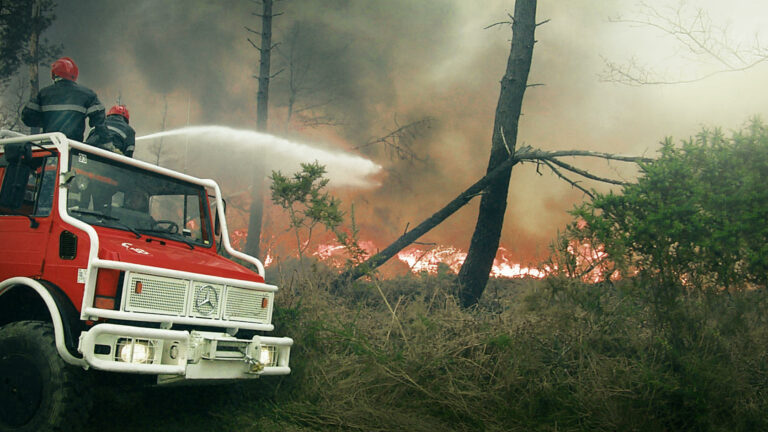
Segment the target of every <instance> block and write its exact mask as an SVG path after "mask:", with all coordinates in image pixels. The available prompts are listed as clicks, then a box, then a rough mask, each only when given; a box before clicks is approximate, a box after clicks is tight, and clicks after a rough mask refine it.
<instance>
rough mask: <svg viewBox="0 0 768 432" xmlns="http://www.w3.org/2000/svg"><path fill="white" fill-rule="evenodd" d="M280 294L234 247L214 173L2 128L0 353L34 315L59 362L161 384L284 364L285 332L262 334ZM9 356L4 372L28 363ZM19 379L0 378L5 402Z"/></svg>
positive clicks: (282, 370) (238, 375) (247, 373)
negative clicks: (201, 174)
mask: <svg viewBox="0 0 768 432" xmlns="http://www.w3.org/2000/svg"><path fill="white" fill-rule="evenodd" d="M212 208H215V216H214V215H213V214H212V212H211V209H212ZM217 233H219V234H218V235H220V237H218V238H217ZM224 251H226V252H224ZM225 253H226V254H227V255H229V256H231V257H237V258H239V259H240V260H241V261H242V262H246V263H249V264H250V265H251V267H253V268H255V269H256V270H251V269H250V268H247V267H245V266H243V265H241V264H238V263H235V262H234V261H232V260H230V259H229V258H227V257H225ZM276 291H277V287H275V286H273V285H269V284H266V283H265V281H264V267H263V265H262V264H261V262H260V261H258V260H257V259H256V258H254V257H250V256H248V255H245V254H243V253H241V252H238V251H236V250H234V249H233V248H232V247H231V245H230V244H229V239H228V232H227V226H226V220H225V218H224V203H223V200H222V198H221V191H220V189H219V187H218V185H216V183H215V182H213V181H212V180H204V179H198V178H195V177H192V176H188V175H186V174H183V173H179V172H175V171H172V170H168V169H165V168H161V167H157V166H154V165H151V164H148V163H145V162H141V161H138V160H134V159H130V158H127V157H124V156H121V155H117V154H113V153H110V152H107V151H104V150H101V149H97V148H94V147H91V146H88V145H85V144H82V143H78V142H74V141H71V140H68V139H67V138H66V137H64V135H62V134H60V133H54V134H43V135H35V136H29V137H17V138H9V139H0V326H1V327H0V350H2V349H3V347H4V346H11V347H12V346H15V345H13V343H12V342H13V340H12V339H13V338H12V337H11V336H7V335H6V337H5V339H4V332H5V333H8V334H11V333H12V334H13V335H14V336H13V337H15V338H18V337H20V336H18V335H17V333H24V331H22V330H24V328H25V327H29V328H32V327H34V326H32V325H31V324H28V323H33V322H34V323H37V322H42V323H47V324H45V325H46V326H50V328H51V329H52V330H53V340H52V341H50V343H52V344H55V348H56V352H57V353H58V355H59V357H60V359H58V360H59V361H63V362H65V363H68V364H69V365H73V366H78V367H81V368H83V369H89V368H95V369H101V370H105V371H113V372H124V373H138V374H149V375H156V376H157V377H158V382H159V383H166V382H179V381H184V380H193V379H198V380H223V379H248V378H256V377H259V376H261V375H283V374H288V373H290V367H289V365H288V362H289V356H290V347H291V345H292V343H293V341H292V340H291V339H290V338H285V337H271V336H266V335H264V333H265V332H268V331H271V330H273V329H274V326H273V325H272V323H271V320H272V311H273V307H274V294H275V292H276ZM25 323H27V324H25ZM22 336H23V335H22ZM8 340H11V342H8ZM3 343H5V344H6V345H3ZM7 350H8V349H7ZM16 355H17V357H18V358H17V359H16V360H14V357H13V355H12V354H8V355H6V356H5V357H4V356H3V353H2V352H0V369H3V365H4V364H3V362H4V361H5V362H6V363H7V365H18V364H24V362H20V361H19V359H21V358H25V356H26V355H27V353H24V352H19V353H17V354H16ZM29 358H30V359H33V358H34V353H31V354H29ZM5 369H6V372H5V373H7V374H11V373H9V372H7V369H8V367H6V368H5ZM3 373H4V372H3V371H0V375H2V374H3ZM11 378H12V376H11ZM0 381H2V380H0ZM7 381H8V382H10V381H12V380H11V379H10V378H9V379H8V380H7ZM18 390H19V389H18V388H3V387H2V386H0V404H2V403H3V402H4V399H3V398H6V399H7V398H11V397H12V396H8V395H13V394H15V393H14V392H18ZM4 391H5V392H4ZM4 395H5V396H4ZM11 402H12V401H11ZM9 403H10V402H9ZM22 420H23V421H28V419H27V420H24V419H22ZM22 420H19V418H16V417H13V418H12V419H11V420H8V421H9V422H10V423H9V424H15V423H13V422H17V423H18V422H21V421H22ZM29 421H32V420H29ZM2 426H3V417H2V409H0V430H3V428H2Z"/></svg>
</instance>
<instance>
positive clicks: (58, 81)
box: [21, 57, 107, 142]
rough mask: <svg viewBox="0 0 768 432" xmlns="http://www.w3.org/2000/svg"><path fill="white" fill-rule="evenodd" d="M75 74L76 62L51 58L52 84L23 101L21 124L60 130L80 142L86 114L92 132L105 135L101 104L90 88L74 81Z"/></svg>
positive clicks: (64, 58)
mask: <svg viewBox="0 0 768 432" xmlns="http://www.w3.org/2000/svg"><path fill="white" fill-rule="evenodd" d="M77 74H78V69H77V65H76V64H75V62H74V61H73V60H72V59H71V58H69V57H62V58H60V59H58V60H56V61H55V62H53V64H52V65H51V79H52V80H53V84H52V85H49V86H48V87H45V88H43V89H42V90H40V91H39V92H38V93H37V94H36V95H34V96H32V98H31V99H30V100H29V102H27V105H26V106H25V107H24V109H23V110H22V112H21V120H22V121H23V122H24V124H25V125H27V126H30V127H41V128H42V129H43V132H62V133H63V134H64V135H66V136H67V138H69V139H72V140H76V141H80V142H82V141H83V133H84V132H85V119H86V117H87V118H88V122H89V123H90V125H91V126H92V127H93V128H94V129H95V133H96V134H98V135H99V136H102V137H104V136H106V133H107V132H106V127H105V126H104V105H102V104H101V102H99V98H98V97H97V96H96V93H94V92H93V90H91V89H89V88H87V87H84V86H81V85H78V84H77V83H76V81H77Z"/></svg>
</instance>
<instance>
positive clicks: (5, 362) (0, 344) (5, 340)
mask: <svg viewBox="0 0 768 432" xmlns="http://www.w3.org/2000/svg"><path fill="white" fill-rule="evenodd" d="M83 378H84V374H83V371H82V370H79V369H77V368H75V367H73V366H70V365H68V364H66V363H65V362H64V360H62V359H61V357H60V356H59V353H58V351H56V342H55V339H54V336H53V326H52V325H51V324H50V323H45V322H41V321H20V322H14V323H10V324H7V325H5V326H3V327H2V328H0V432H6V431H14V432H27V431H59V430H79V429H80V427H79V426H80V425H81V424H83V423H84V422H85V420H86V417H87V413H88V411H89V408H90V404H89V403H87V401H86V400H85V399H86V398H84V397H83V396H82V395H83V394H84V393H85V392H83V391H80V389H81V387H83V385H84V383H83Z"/></svg>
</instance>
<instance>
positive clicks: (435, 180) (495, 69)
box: [41, 0, 768, 260]
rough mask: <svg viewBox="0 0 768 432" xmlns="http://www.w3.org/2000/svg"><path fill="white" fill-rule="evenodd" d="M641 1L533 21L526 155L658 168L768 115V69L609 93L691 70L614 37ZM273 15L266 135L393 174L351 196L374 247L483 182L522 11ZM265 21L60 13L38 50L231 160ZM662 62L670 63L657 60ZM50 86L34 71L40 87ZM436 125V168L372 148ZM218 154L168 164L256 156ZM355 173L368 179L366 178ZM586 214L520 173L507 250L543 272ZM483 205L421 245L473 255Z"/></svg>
mask: <svg viewBox="0 0 768 432" xmlns="http://www.w3.org/2000/svg"><path fill="white" fill-rule="evenodd" d="M636 3H637V2H636V1H634V0H573V1H568V2H559V1H558V2H539V11H538V13H537V20H538V21H540V22H543V21H545V20H550V21H549V22H547V23H546V24H543V25H541V26H539V27H538V29H537V33H536V38H537V44H536V46H535V50H534V57H533V66H532V70H531V75H530V82H531V83H540V84H543V85H542V86H537V87H531V88H529V89H528V91H527V93H526V96H525V100H524V105H523V117H522V118H521V122H520V131H519V134H518V146H520V145H523V144H527V145H532V146H534V147H539V148H543V149H546V150H554V149H587V150H595V151H611V152H619V153H626V154H646V155H653V154H654V152H655V150H656V149H657V147H658V144H657V143H658V141H659V140H660V139H662V138H663V137H665V136H667V135H672V136H676V137H680V138H683V137H687V136H690V135H692V134H695V133H696V131H697V130H698V129H699V128H700V126H701V125H709V126H712V125H721V126H724V127H725V128H737V127H739V126H740V125H741V124H742V122H743V121H745V120H746V119H747V117H749V116H751V115H754V114H760V113H763V112H766V111H768V100H767V99H766V98H764V97H762V92H760V91H758V89H761V88H763V87H764V86H763V85H761V84H764V83H765V81H766V78H765V70H766V69H765V67H766V66H764V65H761V66H760V67H759V68H755V69H752V70H749V71H746V72H744V73H741V74H738V75H736V74H733V75H727V76H721V77H717V78H715V79H711V80H707V81H704V82H700V83H694V84H691V85H686V86H667V87H638V88H627V87H622V86H619V85H615V84H609V83H601V82H599V81H598V78H597V76H598V74H599V73H600V72H601V70H602V68H603V65H604V63H603V60H602V58H603V57H605V58H608V59H612V60H616V61H622V60H624V59H627V58H630V57H632V56H633V55H637V56H639V57H640V58H641V59H642V58H644V57H642V56H644V55H646V54H649V53H651V54H656V56H655V57H651V58H652V59H653V61H656V62H658V63H656V64H652V65H651V66H658V67H660V68H661V69H662V70H664V68H665V64H672V63H674V62H668V60H669V59H671V58H672V57H673V56H675V55H677V57H675V58H678V57H679V56H680V53H675V52H671V53H667V52H666V51H664V50H659V46H660V45H662V46H663V45H664V44H665V43H666V40H665V39H663V38H662V37H660V36H659V35H658V34H656V33H653V32H652V31H648V30H647V29H642V28H631V27H629V26H626V25H620V24H614V23H610V22H608V17H615V16H620V15H623V16H627V15H630V14H631V13H632V11H633V10H634V8H635V6H636ZM661 3H670V4H674V3H677V2H676V0H669V2H661ZM698 3H700V5H701V6H702V7H704V8H709V9H711V10H712V11H713V12H712V13H711V15H712V16H717V17H719V18H722V19H727V20H731V24H734V23H735V24H739V23H748V24H751V27H750V28H758V27H755V26H754V25H753V24H754V21H755V19H756V18H755V17H760V16H765V12H766V10H765V9H766V6H764V5H757V4H755V3H756V2H753V1H747V0H741V1H735V2H729V3H728V5H724V4H723V5H721V4H719V3H720V2H716V1H714V0H706V1H704V0H702V1H701V2H698ZM275 7H276V11H277V12H282V15H280V16H278V17H276V18H275V19H274V22H273V32H274V35H273V42H275V43H277V44H279V45H278V46H277V47H276V48H275V50H274V51H273V56H272V60H273V67H272V71H273V73H274V74H275V76H274V77H273V78H272V81H271V85H270V113H269V118H270V120H269V132H270V133H271V134H272V135H276V136H280V137H284V138H285V140H286V141H285V142H291V143H296V142H305V143H317V142H322V143H328V144H329V145H330V146H332V147H333V148H335V149H338V150H339V151H346V152H353V153H357V154H359V155H360V156H361V157H364V158H366V159H370V160H373V161H374V163H375V164H378V165H381V166H382V167H383V171H384V173H385V174H386V177H383V178H382V177H381V175H379V176H378V177H376V180H377V181H380V182H381V186H380V187H377V188H373V189H365V190H360V191H350V190H347V191H344V193H343V197H344V199H345V201H346V202H355V203H356V206H355V208H356V212H357V215H358V221H362V222H363V223H362V225H364V226H363V229H364V230H367V232H369V233H371V235H375V236H376V237H377V241H379V242H386V241H387V240H392V239H394V238H395V237H396V236H398V235H399V234H401V233H402V231H403V230H404V229H405V227H406V226H407V225H408V224H410V225H411V226H413V225H415V224H417V223H418V222H420V221H421V220H423V219H424V218H426V217H428V216H430V215H431V214H432V213H433V212H434V211H436V210H437V209H439V208H440V207H442V206H443V205H444V204H445V203H447V202H448V201H449V200H450V199H451V198H453V197H454V196H455V195H456V194H458V193H459V192H461V191H462V190H463V189H464V188H466V187H467V186H468V185H470V184H471V183H473V182H474V181H475V180H476V179H478V178H480V177H481V176H482V175H483V174H484V171H485V167H486V164H487V160H488V159H487V158H488V153H489V149H490V137H491V128H492V127H493V115H494V111H495V107H496V101H497V99H498V95H499V80H500V78H501V76H502V75H503V73H504V68H505V66H506V60H507V56H508V54H509V41H510V38H511V31H510V29H509V27H508V26H507V25H496V26H492V25H493V24H495V23H499V22H501V21H508V20H509V17H508V14H511V13H512V11H513V7H514V2H513V1H502V0H488V1H484V2H482V6H480V5H479V4H477V3H476V2H467V1H462V0H422V1H418V2H414V1H409V0H366V1H351V0H327V1H323V2H318V1H310V0H290V1H283V2H276V6H275ZM258 9H259V4H258V2H252V1H245V0H242V1H235V0H230V1H220V2H210V1H204V0H164V1H156V0H137V1H131V2H125V1H122V0H101V1H99V2H93V1H88V0H66V1H64V0H62V1H60V2H59V7H58V9H57V11H56V15H57V18H56V21H55V23H54V24H53V26H52V28H51V29H50V30H49V31H48V32H47V33H46V34H45V35H44V36H45V37H47V38H48V39H50V40H52V41H54V42H57V43H62V44H63V45H64V48H65V51H64V54H65V55H68V56H70V57H72V58H74V59H75V61H77V62H78V65H79V66H80V71H81V73H80V80H79V82H80V83H82V84H84V85H86V86H88V87H91V88H93V89H94V90H95V91H96V92H97V93H98V94H99V96H100V98H101V100H102V102H104V103H105V105H111V104H113V103H114V102H116V100H117V98H118V97H119V98H120V100H121V102H123V103H125V104H127V105H128V107H129V109H130V110H131V124H132V125H133V126H134V128H135V129H136V130H137V134H138V135H140V136H141V135H150V134H153V133H156V132H160V131H163V130H172V129H179V128H185V127H190V126H195V125H202V124H217V125H223V126H228V127H231V128H232V129H231V130H227V132H226V134H232V136H231V137H229V138H227V139H225V140H224V141H223V142H226V143H228V144H226V145H225V144H221V145H223V146H225V147H226V146H229V147H228V148H229V149H230V150H231V149H232V148H233V147H234V144H232V140H235V141H236V142H237V141H238V140H239V138H238V137H237V136H236V135H237V133H240V132H237V131H241V132H242V131H244V130H248V129H254V128H255V115H256V108H255V106H256V91H257V82H256V80H255V79H254V78H253V75H254V74H255V73H258V62H259V53H258V51H257V50H256V49H254V47H253V46H252V45H251V44H250V43H249V42H248V41H247V38H248V37H250V38H252V40H254V41H255V42H256V43H257V44H258V42H259V41H258V36H257V35H254V34H252V33H250V32H248V31H246V30H245V28H244V27H246V26H247V27H249V28H251V29H254V30H256V31H258V30H259V29H260V22H259V18H258V17H257V16H255V15H253V13H258V12H259V10H258ZM254 38H256V39H254ZM662 52H663V53H664V54H663V55H666V56H667V57H663V56H659V54H660V53H662ZM46 76H47V71H46V70H45V68H41V83H44V82H45V81H46ZM292 98H293V99H292ZM426 117H430V118H433V119H434V121H433V122H431V127H430V128H429V130H427V131H421V132H420V133H419V134H418V136H415V137H413V139H412V140H411V141H410V142H409V144H410V146H411V147H410V149H411V150H412V151H413V152H414V153H415V154H416V155H417V156H418V157H419V158H420V159H426V162H418V161H413V160H403V159H399V158H397V157H393V153H392V152H391V150H392V148H388V147H387V146H386V145H385V144H375V145H368V146H366V145H365V144H367V143H370V142H372V141H374V140H375V138H377V137H382V136H386V135H387V134H388V133H390V132H391V131H393V130H395V129H397V128H398V127H400V126H402V125H405V124H408V123H410V122H413V121H417V120H420V119H423V118H426ZM188 131H189V129H188ZM186 136H188V135H186ZM166 138H167V139H168V140H172V139H175V140H178V139H181V136H180V135H179V136H175V138H174V137H169V136H166V137H165V138H164V140H166ZM206 139H207V138H206ZM184 140H185V141H186V138H184ZM201 140H202V141H201V142H203V141H205V139H202V138H201ZM191 141H192V139H191V138H190V142H191ZM246 141H247V140H246ZM164 142H168V141H164ZM156 144H157V143H150V142H149V141H147V140H144V141H140V142H139V144H138V148H137V153H138V154H139V155H146V156H142V157H147V158H151V157H153V156H152V153H151V149H152V148H153V147H152V146H154V145H156ZM174 146H177V147H180V145H178V144H174ZM254 146H256V147H259V146H258V145H254ZM272 147H273V146H261V147H260V148H261V149H263V150H264V152H265V157H266V154H267V153H269V155H270V158H271V157H272V156H274V157H275V159H271V161H270V164H274V166H275V167H284V168H282V169H285V171H286V172H290V171H291V168H288V167H287V166H284V165H277V160H278V159H277V156H278V153H276V151H275V152H272ZM274 147H275V148H285V147H287V148H292V147H290V146H289V145H287V144H285V143H279V144H278V143H276V144H275V145H274ZM212 148H218V147H214V144H213V143H212V141H210V140H209V141H208V144H195V145H193V146H191V147H189V149H191V154H186V155H185V158H184V161H183V163H182V162H179V161H178V160H176V161H175V162H174V161H172V160H171V159H172V158H168V160H163V161H161V163H168V164H170V163H171V162H173V163H180V164H181V165H179V166H180V167H181V168H190V169H191V168H195V169H197V168H199V169H201V170H208V172H210V175H209V176H211V177H214V178H221V177H230V176H231V172H232V167H233V166H235V165H237V164H238V163H241V164H245V165H247V162H243V161H245V160H246V158H245V157H244V158H243V159H241V160H237V161H236V162H233V161H232V160H231V159H227V158H230V157H231V156H232V152H231V151H229V152H227V151H219V150H216V151H208V150H210V149H212ZM185 149H186V146H185ZM299 153H301V152H299ZM329 154H332V153H329ZM177 156H178V155H177ZM304 156H305V157H306V160H305V162H311V161H312V160H313V159H315V158H316V157H315V156H314V155H313V154H310V152H309V151H308V150H307V153H306V154H305V155H304ZM395 156H396V155H395ZM161 159H162V158H161ZM289 159H290V160H291V163H292V164H295V163H296V162H297V160H296V159H295V158H292V159H291V158H289ZM361 160H362V159H361ZM185 164H186V165H187V166H186V167H184V165H185ZM352 165H355V164H354V163H352ZM344 166H345V167H346V165H344ZM206 167H207V168H206ZM588 167H589V168H593V169H597V170H601V171H602V172H601V174H610V175H618V176H620V177H624V178H627V179H631V178H632V176H633V175H635V174H634V172H633V171H632V170H627V169H624V168H621V167H619V166H617V165H604V164H597V165H588ZM356 168H360V169H361V171H355V173H356V174H354V175H353V177H354V176H357V177H356V178H358V179H359V178H362V177H361V176H363V173H365V172H368V171H371V172H372V170H373V167H372V166H370V165H368V166H363V165H361V166H360V167H356ZM243 169H244V170H247V169H248V166H246V167H244V168H243ZM268 169H271V168H270V167H268ZM213 170H218V171H216V172H213ZM345 170H346V168H343V169H339V168H334V171H333V174H332V177H333V178H334V179H337V180H338V179H339V178H341V177H340V176H342V172H344V171H345ZM366 170H367V171H366ZM329 171H330V167H329ZM241 177H247V175H246V176H241ZM368 178H369V179H370V177H368ZM576 180H583V179H576ZM344 181H351V180H349V179H347V180H344ZM342 182H343V181H342ZM246 183H247V182H246ZM346 184H351V183H346ZM584 185H585V186H586V187H596V185H593V184H590V183H588V182H585V183H584ZM238 187H239V186H238ZM224 192H225V194H227V193H236V192H238V190H236V188H235V187H231V188H230V189H229V190H226V189H225V191H224ZM581 199H583V196H582V195H581V194H580V193H578V192H577V191H575V190H573V189H571V188H570V187H569V186H568V185H566V184H565V183H563V182H561V181H559V180H557V179H555V178H554V176H552V175H551V174H549V173H546V172H544V171H542V175H539V174H538V173H537V172H536V169H535V168H534V167H533V166H529V165H523V166H518V167H516V168H515V169H514V171H513V175H512V184H511V188H510V195H509V199H508V202H509V210H508V213H507V216H506V221H505V228H504V231H503V233H502V235H503V237H502V244H503V245H504V246H505V247H506V248H507V250H509V251H510V252H511V253H515V254H519V255H520V257H521V260H529V259H534V258H541V257H542V256H543V255H545V254H546V251H547V244H548V242H549V241H550V240H551V239H552V238H553V236H554V235H555V233H556V231H557V229H558V228H561V227H562V226H563V224H565V223H566V221H568V220H569V216H568V214H567V211H568V210H569V209H570V208H571V207H572V205H573V204H574V203H577V202H578V201H580V200H581ZM475 206H476V204H473V205H470V206H468V207H467V208H465V209H462V210H461V211H460V212H458V213H457V214H456V215H455V216H454V217H452V218H451V219H450V220H449V221H447V222H446V223H445V224H443V225H442V226H441V227H439V228H438V229H436V230H435V231H434V232H432V233H430V234H428V235H427V238H425V239H422V240H424V241H433V242H438V243H441V244H450V245H454V246H456V247H460V248H466V247H467V245H468V243H469V236H470V235H471V232H472V229H473V227H474V222H475V218H476V207H475ZM363 233H364V234H365V231H364V232H363Z"/></svg>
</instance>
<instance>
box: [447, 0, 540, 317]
mask: <svg viewBox="0 0 768 432" xmlns="http://www.w3.org/2000/svg"><path fill="white" fill-rule="evenodd" d="M535 30H536V0H517V1H516V2H515V16H514V22H513V24H512V34H513V36H512V45H511V48H510V53H509V59H508V60H507V71H506V73H505V74H504V77H503V78H502V80H501V93H500V95H499V102H498V105H497V106H496V118H495V121H494V126H493V137H492V141H491V156H490V159H489V161H488V169H487V172H491V171H493V169H494V168H496V167H497V166H499V165H500V164H502V163H503V162H504V161H505V160H506V159H508V158H509V157H510V153H512V154H514V151H515V143H516V141H517V128H518V120H519V118H520V112H521V107H522V103H523V95H524V94H525V89H526V86H527V82H528V72H529V71H530V68H531V58H532V57H533V44H534V42H535V40H534V31H535ZM507 170H508V172H506V173H504V174H503V175H501V176H500V177H497V178H496V180H494V181H493V182H491V184H490V185H489V186H488V189H487V190H486V192H485V193H484V194H483V197H482V199H481V201H480V210H479V214H478V218H477V224H476V225H475V232H474V234H473V235H472V241H471V243H470V246H469V251H468V252H467V259H466V261H464V264H463V265H462V267H461V270H460V271H459V284H460V294H459V295H460V301H461V304H462V306H464V307H469V306H472V305H474V304H476V303H477V302H478V300H479V299H480V296H481V295H482V294H483V291H484V290H485V286H486V284H487V283H488V278H489V275H490V272H491V267H492V266H493V260H494V258H495V257H496V252H497V250H498V248H499V238H500V237H501V229H502V226H503V224H504V213H505V212H506V209H507V194H508V192H509V177H510V174H511V172H512V167H511V166H510V167H509V168H508V169H507Z"/></svg>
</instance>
